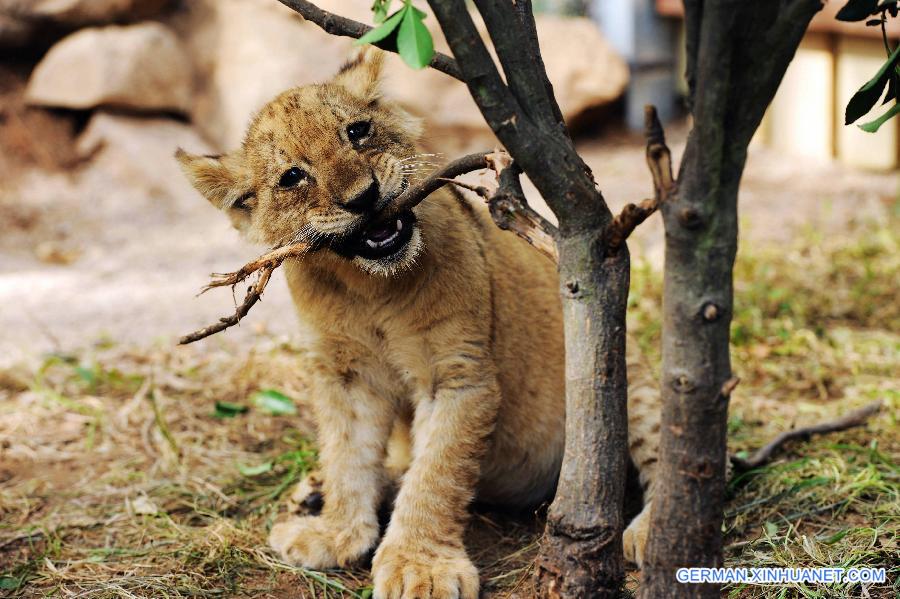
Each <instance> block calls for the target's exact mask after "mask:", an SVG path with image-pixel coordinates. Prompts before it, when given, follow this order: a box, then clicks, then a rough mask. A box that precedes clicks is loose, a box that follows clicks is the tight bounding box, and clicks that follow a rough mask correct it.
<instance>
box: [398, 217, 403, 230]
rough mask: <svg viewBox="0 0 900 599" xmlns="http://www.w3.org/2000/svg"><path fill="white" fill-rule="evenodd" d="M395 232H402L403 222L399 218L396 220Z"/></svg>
mask: <svg viewBox="0 0 900 599" xmlns="http://www.w3.org/2000/svg"><path fill="white" fill-rule="evenodd" d="M397 230H398V231H402V230H403V221H402V220H400V219H399V218H398V219H397Z"/></svg>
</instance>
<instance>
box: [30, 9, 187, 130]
mask: <svg viewBox="0 0 900 599" xmlns="http://www.w3.org/2000/svg"><path fill="white" fill-rule="evenodd" d="M192 80H193V73H192V69H191V66H190V61H189V59H188V56H187V54H186V53H185V51H184V49H183V48H182V45H181V43H180V42H179V41H178V39H177V38H176V36H175V34H174V33H172V32H171V31H170V30H169V29H168V28H167V27H165V26H163V25H161V24H159V23H150V22H148V23H141V24H138V25H128V26H117V25H111V26H107V27H102V28H90V29H82V30H80V31H78V32H76V33H73V34H72V35H69V36H68V37H66V38H64V39H62V40H61V41H59V42H58V43H57V44H56V45H54V46H53V47H52V48H51V49H50V51H49V52H48V53H47V55H46V56H45V57H44V58H43V60H41V62H40V63H38V65H37V67H36V68H35V70H34V72H33V73H32V74H31V78H30V80H29V81H28V88H27V90H26V92H25V98H26V101H27V102H28V103H29V104H33V105H39V106H53V107H61V108H73V109H89V108H95V107H98V106H112V107H121V108H128V109H133V110H139V111H171V112H187V110H188V108H189V107H190V103H191V91H192V85H193V81H192Z"/></svg>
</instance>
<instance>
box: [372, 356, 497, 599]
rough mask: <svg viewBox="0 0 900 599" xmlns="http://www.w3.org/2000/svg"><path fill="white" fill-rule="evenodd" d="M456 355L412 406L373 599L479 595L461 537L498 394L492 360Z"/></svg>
mask: <svg viewBox="0 0 900 599" xmlns="http://www.w3.org/2000/svg"><path fill="white" fill-rule="evenodd" d="M454 353H455V357H453V358H450V359H448V360H447V362H445V363H443V364H440V365H438V366H437V368H436V372H437V376H436V379H437V380H436V381H435V386H434V392H433V394H432V393H428V394H427V395H425V394H424V393H423V394H422V396H420V397H419V398H418V400H417V401H416V407H415V415H414V418H413V427H412V435H413V460H412V465H411V466H410V468H409V470H408V471H407V473H406V475H405V476H404V478H403V484H402V486H401V488H400V492H399V494H398V496H397V499H396V502H395V506H394V511H393V514H392V516H391V522H390V525H389V526H388V529H387V532H386V534H385V537H384V540H383V541H382V542H381V545H380V546H379V548H378V551H377V552H376V553H375V558H374V560H373V562H372V574H373V578H374V582H375V597H376V599H401V598H406V597H430V598H432V599H451V598H459V599H477V597H478V587H479V583H478V571H477V570H476V568H475V566H474V565H473V564H472V562H471V561H470V560H469V557H468V556H467V555H466V551H465V547H464V546H463V533H464V530H465V525H466V521H467V519H468V518H467V514H468V505H469V503H470V501H471V500H472V496H473V490H474V487H475V484H476V482H477V479H478V473H479V460H480V459H481V457H482V456H483V454H484V449H485V444H486V442H487V441H486V439H487V437H488V435H489V434H490V433H491V431H492V430H493V427H494V425H495V421H496V416H497V409H498V405H499V398H500V391H499V387H498V385H497V382H496V377H495V376H494V375H493V373H492V372H491V368H490V366H489V365H490V364H491V362H490V360H489V358H487V357H483V358H481V359H478V358H477V357H475V356H474V355H473V354H474V353H476V350H475V349H473V348H471V347H469V348H464V349H462V350H461V351H459V352H454ZM485 371H488V373H487V374H486V373H485ZM428 391H429V392H430V391H431V389H429V390H428Z"/></svg>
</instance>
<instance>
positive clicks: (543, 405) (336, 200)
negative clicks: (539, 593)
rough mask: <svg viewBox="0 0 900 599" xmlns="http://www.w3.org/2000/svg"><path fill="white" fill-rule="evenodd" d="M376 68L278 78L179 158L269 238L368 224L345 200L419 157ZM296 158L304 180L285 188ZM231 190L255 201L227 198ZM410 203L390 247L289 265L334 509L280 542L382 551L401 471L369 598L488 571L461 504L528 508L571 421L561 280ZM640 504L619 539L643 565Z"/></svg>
mask: <svg viewBox="0 0 900 599" xmlns="http://www.w3.org/2000/svg"><path fill="white" fill-rule="evenodd" d="M379 65H380V56H379V53H373V52H370V53H368V54H367V55H366V56H363V57H362V58H360V59H358V60H356V61H354V62H353V63H351V64H350V65H348V67H346V68H345V69H344V70H343V71H342V72H341V73H340V74H339V75H338V76H337V77H336V78H335V80H333V81H332V82H330V83H327V84H323V85H316V86H308V87H302V88H296V89H293V90H290V91H288V92H285V93H284V94H282V95H281V96H279V97H278V98H276V99H275V100H273V101H272V102H271V103H270V104H269V105H267V106H266V107H265V108H263V110H262V111H261V112H260V113H259V115H258V116H257V118H256V119H255V120H254V121H253V123H252V125H251V126H250V130H249V132H248V133H247V137H246V140H245V142H244V144H243V146H242V148H240V149H239V150H237V151H236V152H234V153H232V154H229V155H228V156H225V157H221V158H208V157H197V156H189V155H187V154H184V153H180V154H179V160H180V161H181V163H182V165H183V167H184V170H185V172H186V173H187V175H188V176H189V177H190V178H191V180H192V181H193V182H194V184H195V186H196V187H197V188H198V189H199V190H200V191H201V192H202V193H203V194H204V195H206V196H207V197H208V198H209V199H210V200H211V201H212V202H213V204H215V205H216V206H218V207H220V208H223V209H224V210H225V211H226V212H227V213H228V214H229V216H231V218H232V220H233V222H234V223H235V225H236V226H237V227H238V228H239V229H240V230H242V231H243V232H244V233H245V234H246V235H247V237H249V238H250V239H252V240H255V241H258V242H260V243H264V244H268V245H272V244H279V243H285V242H288V241H292V240H314V239H317V238H320V237H322V236H323V235H324V236H327V235H328V234H334V233H340V232H343V231H347V230H351V229H353V228H354V227H356V226H359V224H360V222H361V220H360V219H363V220H364V219H367V218H371V215H369V216H366V215H360V214H355V213H351V212H349V211H347V210H345V209H344V207H343V202H345V201H346V200H347V198H350V197H353V196H354V195H355V194H357V193H359V191H360V190H362V189H365V187H366V186H367V185H369V183H370V181H371V177H372V176H373V175H374V177H375V178H376V179H377V180H378V183H379V185H380V189H381V193H382V197H383V198H386V201H390V199H392V198H393V197H394V196H395V195H396V194H397V193H399V192H400V191H401V190H402V189H404V188H405V186H406V185H407V183H406V181H408V180H409V178H410V177H411V176H414V175H415V173H414V172H413V170H414V169H412V168H410V167H409V166H408V165H410V164H412V161H413V160H415V157H416V156H417V153H416V152H417V150H416V147H415V139H416V136H417V135H418V125H417V123H416V122H414V121H413V120H412V119H411V118H410V117H409V116H408V115H406V114H405V113H404V112H403V111H402V110H401V109H399V108H398V107H396V106H395V105H393V104H391V103H389V102H385V101H382V100H381V99H380V97H379V94H378V89H377V80H378V70H379ZM360 120H366V121H371V127H372V134H371V136H370V137H369V138H368V139H366V140H365V141H363V142H362V143H361V144H359V145H358V146H354V145H353V144H351V143H350V142H348V141H347V139H346V138H345V137H344V132H345V129H346V127H347V125H348V124H349V123H352V122H355V121H360ZM291 166H299V167H302V168H303V169H305V170H306V171H307V172H308V173H309V175H310V178H309V180H308V181H307V182H305V183H304V184H302V185H298V186H297V187H296V188H292V189H289V190H285V189H281V188H279V187H278V186H277V181H278V180H279V176H280V174H281V173H282V172H284V171H285V169H287V168H290V167H291ZM237 198H243V200H242V203H243V205H244V206H246V207H245V208H232V207H230V206H232V205H233V204H234V202H235V201H236V199H237ZM379 208H380V206H379ZM414 212H415V216H416V218H417V219H418V220H417V223H416V227H415V234H414V236H413V239H412V240H411V241H410V243H409V244H408V245H407V246H406V247H405V248H404V249H402V250H400V253H398V256H396V257H394V258H392V259H391V260H367V259H362V258H360V257H359V256H356V257H353V258H347V257H342V256H340V255H338V254H337V253H335V252H333V251H331V250H330V249H328V248H323V249H320V250H318V251H315V252H312V253H310V254H308V255H306V256H305V257H304V258H303V259H301V260H295V261H292V262H290V263H286V265H285V274H286V276H287V280H288V284H289V287H290V290H291V293H292V295H293V299H294V302H295V304H296V306H297V310H298V313H299V315H300V318H301V321H302V322H303V323H304V324H305V325H306V326H307V327H308V328H309V329H311V330H312V331H313V332H314V334H315V343H314V347H313V350H314V356H315V357H314V366H313V368H312V370H313V372H311V373H310V374H311V375H313V380H314V382H313V385H314V402H315V403H314V412H315V414H314V415H315V418H316V422H317V425H318V433H319V446H320V456H321V473H320V475H321V484H322V488H323V491H324V507H323V509H322V512H321V514H320V515H317V516H308V515H307V516H294V517H292V518H291V519H290V520H288V521H286V522H282V523H279V524H276V525H275V526H273V528H272V531H271V536H270V542H271V545H272V547H273V548H275V549H276V550H277V551H278V552H279V553H280V554H281V555H282V556H283V557H284V558H285V559H286V560H288V561H291V562H294V563H297V564H301V565H303V566H306V567H310V568H326V567H332V566H343V565H346V564H349V563H351V562H354V561H355V560H358V559H359V558H361V557H363V556H364V555H365V554H366V553H367V552H368V551H370V550H371V549H372V548H374V547H375V545H376V543H377V540H378V521H377V517H376V512H377V509H378V507H379V504H380V502H381V501H382V500H383V499H384V498H385V497H386V496H388V494H389V493H391V492H392V490H391V487H392V485H393V484H397V485H399V489H398V491H397V495H396V499H395V501H394V510H393V513H392V516H391V521H390V525H389V526H388V529H387V532H386V533H385V535H384V539H383V540H382V541H381V543H380V545H379V546H378V549H377V551H376V553H375V556H374V560H373V564H372V568H373V577H374V581H375V597H377V598H380V599H401V598H407V597H433V598H435V599H438V598H449V597H462V598H463V599H473V598H474V597H476V596H477V593H478V587H479V583H478V573H477V571H476V570H475V567H474V566H473V565H472V563H471V561H470V560H469V558H468V557H467V555H466V552H465V548H464V546H463V531H464V529H465V525H466V520H467V511H468V510H467V508H468V506H469V504H470V502H471V501H472V500H473V498H475V497H476V496H477V497H478V499H479V500H481V501H485V502H490V503H495V504H502V505H512V506H530V505H535V504H536V503H538V502H540V501H543V500H546V499H549V498H550V497H551V496H552V493H553V489H554V487H555V484H556V479H557V476H558V472H559V467H560V461H561V458H562V451H563V434H564V423H565V414H564V403H565V389H564V386H565V383H564V371H563V336H562V320H561V309H560V299H559V293H558V290H557V275H556V270H555V268H554V266H553V265H552V264H551V263H550V262H549V261H548V260H547V259H546V258H544V257H543V256H541V255H539V254H537V253H536V252H535V251H534V250H533V249H532V248H531V247H530V246H529V245H528V244H527V243H525V242H523V241H522V240H520V239H518V238H517V237H515V236H514V235H510V234H508V233H504V232H502V231H500V230H499V229H497V227H495V226H494V225H493V223H492V222H491V220H490V217H489V216H488V215H487V214H486V212H485V211H484V210H482V209H481V208H474V207H472V206H470V205H469V204H468V203H467V202H466V200H464V199H463V198H461V197H459V196H458V195H456V194H455V193H454V192H452V191H450V190H443V191H440V192H437V193H435V194H433V195H432V197H430V198H429V199H428V200H426V201H425V202H423V203H422V204H420V205H419V206H418V207H416V209H415V211H414ZM639 360H640V358H639V356H636V355H632V354H629V373H630V375H631V376H632V378H633V381H634V384H633V385H632V386H631V388H632V392H631V400H630V410H631V412H630V417H629V427H630V433H631V434H630V446H631V447H630V449H631V454H632V458H633V460H634V461H635V463H636V464H637V465H638V466H639V467H640V468H641V477H642V482H643V483H644V487H645V489H646V490H647V492H648V495H649V494H650V493H651V492H652V488H651V486H652V485H651V483H652V480H653V472H654V468H655V460H656V449H657V437H658V433H659V426H658V400H657V398H658V393H657V392H656V389H655V386H654V384H653V381H652V379H651V378H649V377H648V376H647V374H646V373H647V371H646V368H644V367H643V366H639ZM639 373H640V374H639ZM317 476H319V475H317ZM398 479H399V480H398ZM316 482H317V483H318V481H316ZM308 487H309V484H308V483H307V487H304V488H308ZM298 492H300V493H301V494H302V489H299V490H298ZM293 497H294V500H295V501H297V502H299V501H301V500H302V498H301V497H299V496H296V495H295V496H293ZM648 512H649V508H648V507H645V509H644V512H642V513H641V515H640V516H639V517H638V518H637V519H636V520H635V523H634V524H633V526H632V527H630V528H629V530H628V531H627V532H626V534H625V542H626V550H627V551H629V557H630V559H632V560H637V561H638V562H640V559H641V557H642V554H643V545H644V542H645V540H646V522H647V521H648V520H649V518H647V517H646V515H647V513H648Z"/></svg>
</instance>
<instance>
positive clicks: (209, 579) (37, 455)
mask: <svg viewBox="0 0 900 599" xmlns="http://www.w3.org/2000/svg"><path fill="white" fill-rule="evenodd" d="M898 221H900V218H898V219H895V222H892V223H888V224H887V225H885V226H861V227H859V228H857V229H855V230H854V231H853V232H852V233H851V234H849V235H848V236H846V237H844V238H842V239H816V238H815V236H814V235H812V234H810V235H809V236H806V237H804V238H803V239H802V240H800V241H798V243H797V244H796V247H791V248H778V249H772V250H756V251H743V253H742V255H741V258H740V259H739V264H738V266H737V273H738V276H737V283H736V291H737V297H738V305H737V307H736V314H735V324H734V327H733V339H734V342H735V347H734V363H735V369H736V371H737V373H738V374H739V375H740V376H741V377H742V379H743V382H742V383H741V386H740V387H739V388H738V391H737V392H736V393H735V397H734V400H733V408H732V412H731V421H730V425H731V433H732V437H731V438H732V448H733V450H735V451H742V450H749V449H752V448H755V447H758V446H759V445H761V444H763V442H764V441H766V440H768V439H769V438H770V437H772V436H774V435H775V434H776V433H777V432H778V431H780V430H783V429H785V428H789V427H791V426H794V425H799V424H806V423H810V422H814V421H818V420H822V419H825V418H830V417H833V416H835V415H837V414H839V413H843V412H845V411H847V410H849V409H852V408H855V407H858V406H860V405H862V404H864V403H866V402H868V401H870V400H872V399H873V398H876V397H882V398H884V399H885V400H886V403H887V409H886V410H884V411H883V412H882V414H881V415H879V416H878V417H877V418H876V419H874V420H873V421H872V423H871V425H870V426H869V427H867V428H865V429H858V430H855V431H848V432H846V433H841V434H835V435H830V436H827V437H824V438H818V439H813V440H812V441H810V442H808V443H804V444H800V445H794V446H791V447H790V448H789V449H788V452H787V453H786V454H784V455H783V456H782V457H781V458H780V459H779V460H777V461H776V462H775V463H773V464H771V465H769V466H768V467H765V468H761V469H759V470H758V471H755V472H753V473H751V474H749V475H746V476H744V477H742V478H740V479H737V480H735V481H733V482H732V485H731V498H730V501H729V505H728V508H727V509H728V514H727V518H726V523H725V534H726V544H727V550H726V551H727V555H726V556H727V560H728V563H729V564H732V565H755V566H759V565H777V566H815V565H845V566H846V565H872V566H881V567H887V568H888V569H889V574H888V577H889V580H891V581H892V582H893V584H894V585H896V584H898V581H900V565H898V564H900V549H898V540H897V533H898V531H900V469H898V459H900V435H898V426H897V407H898V405H900V378H898V373H900V334H898V331H900V298H898V297H897V282H898V281H900V252H898V249H900V248H898V245H900V235H898V233H897V231H898V230H900V227H898V225H900V222H898ZM744 250H749V248H744ZM659 298H660V281H659V277H658V275H656V274H654V273H652V272H650V271H649V270H648V269H646V268H637V269H636V272H635V276H634V285H633V294H632V304H633V306H632V314H631V319H632V322H631V326H632V329H633V330H635V331H637V332H638V334H639V337H640V340H641V343H642V345H644V346H645V349H646V350H647V351H648V353H649V354H650V355H651V356H653V357H655V356H656V351H655V348H656V346H657V345H656V344H657V342H658V336H659V301H660V299H659ZM210 345H213V346H214V345H215V343H212V344H210ZM303 360H304V352H303V350H302V348H297V347H292V346H290V345H287V344H284V343H278V342H276V341H273V340H267V341H261V342H260V345H259V346H258V347H257V348H256V349H255V350H254V351H252V352H250V353H247V352H243V353H233V352H231V351H228V349H227V348H223V349H218V350H209V349H208V348H206V349H204V351H203V352H200V351H198V350H195V349H191V348H188V349H174V348H151V349H146V348H145V349H142V350H141V351H126V350H123V349H122V348H117V347H114V346H98V347H93V348H90V349H88V350H84V351H79V352H78V353H75V354H72V355H55V356H48V357H47V358H46V359H45V360H43V362H42V363H40V364H38V365H31V366H22V367H21V368H18V369H13V370H8V371H4V372H0V483H2V488H0V596H17V597H18V596H45V595H65V596H74V595H77V596H90V597H135V596H138V597H188V596H254V597H256V596H273V597H280V596H297V595H300V596H307V597H366V596H367V595H368V594H369V593H370V590H369V587H368V586H367V585H368V584H369V581H368V578H367V572H366V570H365V568H360V569H358V570H353V571H335V572H327V573H318V572H311V571H306V570H303V569H299V568H293V567H290V566H287V565H285V564H282V563H280V562H279V561H278V560H277V559H275V557H274V556H273V555H272V554H271V553H270V552H269V551H268V550H267V549H266V546H265V536H266V531H267V529H268V527H269V526H270V525H271V522H272V521H273V520H274V518H275V517H276V516H277V513H278V510H279V506H280V503H281V502H279V501H278V499H279V497H280V496H281V495H282V493H283V491H284V490H285V489H286V488H287V487H288V486H289V485H291V484H292V483H293V482H294V481H295V480H297V479H298V478H299V477H300V476H302V475H303V473H304V472H305V471H306V470H307V469H308V468H310V467H311V466H312V465H313V464H314V462H315V451H314V447H313V446H312V444H311V443H310V441H309V439H310V427H309V425H308V423H307V422H306V421H305V420H304V419H303V418H302V415H303V413H304V401H305V399H306V397H305V393H306V391H305V387H304V384H303V379H302V372H303V366H302V365H303ZM298 373H299V374H298ZM264 389H275V390H278V391H279V392H280V393H281V394H283V395H284V396H286V397H289V398H291V399H292V400H293V402H294V403H295V404H296V405H297V408H298V411H299V414H300V417H296V416H291V415H289V414H271V413H267V411H266V410H264V409H262V408H261V407H260V406H258V405H257V404H256V403H255V402H254V398H255V397H256V395H255V394H256V393H257V392H259V391H260V390H264ZM276 397H278V396H276ZM217 402H219V404H218V405H219V407H218V409H217V407H216V405H217ZM276 403H277V402H276ZM231 404H234V405H231ZM241 406H242V407H246V408H247V410H246V411H245V412H241V411H240V410H241V409H242V408H241ZM275 407H276V411H278V410H277V408H278V406H277V405H276V406H275ZM288 407H289V406H288ZM471 529H472V530H471V533H470V538H469V547H470V550H471V552H472V554H473V556H474V558H475V560H476V562H477V563H478V565H479V567H480V568H481V570H482V574H483V580H484V586H485V588H486V590H487V591H488V594H489V596H494V597H507V596H518V597H530V596H532V594H533V592H532V589H531V587H530V582H529V573H530V563H531V559H532V557H533V555H534V550H535V546H536V541H537V539H538V536H539V532H540V529H541V520H540V518H539V517H538V518H535V517H533V516H528V515H525V516H521V515H520V516H515V515H507V514H497V513H485V512H478V513H476V515H475V517H474V518H473V525H472V527H471ZM897 590H898V589H897V587H896V586H895V587H894V588H888V587H886V586H881V587H872V588H867V589H863V588H861V587H859V586H855V587H846V588H845V587H837V586H834V587H821V586H818V587H817V586H807V587H794V588H774V587H747V588H739V587H734V588H730V589H728V593H729V596H733V597H857V596H860V597H867V596H868V597H894V596H896V595H897Z"/></svg>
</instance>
